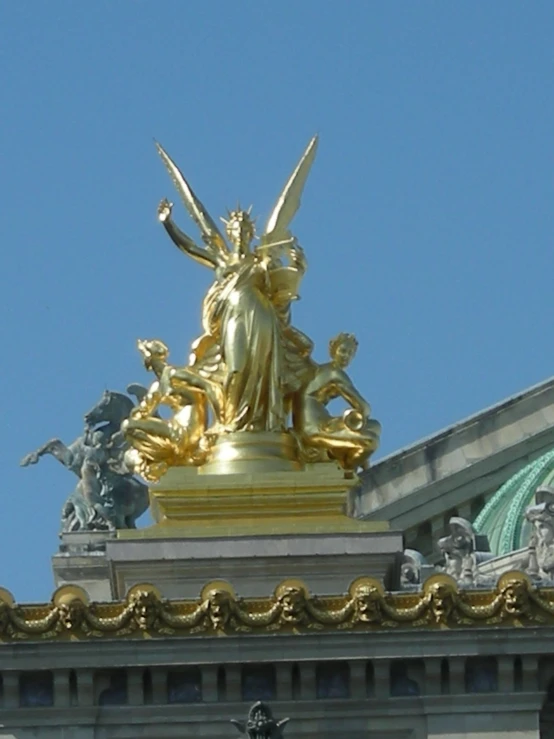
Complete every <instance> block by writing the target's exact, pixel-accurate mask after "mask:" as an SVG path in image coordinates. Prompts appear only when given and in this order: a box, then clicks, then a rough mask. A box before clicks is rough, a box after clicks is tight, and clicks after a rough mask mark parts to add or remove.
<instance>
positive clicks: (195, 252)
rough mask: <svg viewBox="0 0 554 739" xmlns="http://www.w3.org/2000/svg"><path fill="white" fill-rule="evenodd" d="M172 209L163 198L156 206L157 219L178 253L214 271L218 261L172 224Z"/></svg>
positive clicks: (170, 204)
mask: <svg viewBox="0 0 554 739" xmlns="http://www.w3.org/2000/svg"><path fill="white" fill-rule="evenodd" d="M172 207H173V205H172V203H170V202H169V201H168V200H166V199H165V198H164V200H162V202H161V203H160V205H159V206H158V219H159V221H160V222H161V223H162V224H163V227H164V228H165V230H166V231H167V233H168V234H169V237H170V238H171V240H172V241H173V243H174V244H175V246H176V247H177V248H178V249H179V250H180V251H182V252H184V253H185V254H188V256H189V257H192V258H193V259H194V260H195V261H196V262H199V263H200V264H203V265H204V266H205V267H211V268H212V269H215V268H216V267H217V266H218V260H217V259H216V258H215V257H214V256H213V255H212V254H210V252H209V251H208V250H207V249H205V248H203V247H201V246H198V244H196V243H195V242H194V241H193V240H192V239H191V238H190V236H187V235H186V233H184V232H183V231H181V229H180V228H179V227H178V226H177V225H176V224H175V223H174V222H173V220H172V218H171V209H172Z"/></svg>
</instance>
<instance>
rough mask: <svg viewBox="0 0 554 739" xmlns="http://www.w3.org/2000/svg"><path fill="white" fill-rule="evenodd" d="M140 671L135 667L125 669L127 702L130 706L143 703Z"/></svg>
mask: <svg viewBox="0 0 554 739" xmlns="http://www.w3.org/2000/svg"><path fill="white" fill-rule="evenodd" d="M142 673H143V671H142V670H141V669H137V668H134V669H133V668H130V669H128V670H127V702H128V704H129V705H130V706H142V705H144V691H143V683H142Z"/></svg>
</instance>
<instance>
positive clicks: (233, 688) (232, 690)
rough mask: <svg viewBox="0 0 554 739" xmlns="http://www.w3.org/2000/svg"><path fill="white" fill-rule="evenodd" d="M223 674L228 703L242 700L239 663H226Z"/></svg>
mask: <svg viewBox="0 0 554 739" xmlns="http://www.w3.org/2000/svg"><path fill="white" fill-rule="evenodd" d="M225 674H226V677H227V701H228V702H229V703H239V702H240V701H242V683H241V667H240V665H226V666H225Z"/></svg>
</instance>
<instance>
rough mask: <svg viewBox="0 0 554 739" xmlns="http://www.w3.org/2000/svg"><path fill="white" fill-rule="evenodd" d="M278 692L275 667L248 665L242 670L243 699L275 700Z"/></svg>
mask: <svg viewBox="0 0 554 739" xmlns="http://www.w3.org/2000/svg"><path fill="white" fill-rule="evenodd" d="M276 692H277V688H276V680H275V668H274V666H273V665H247V666H245V667H243V668H242V699H243V700H245V701H263V700H273V699H274V698H275V695H276Z"/></svg>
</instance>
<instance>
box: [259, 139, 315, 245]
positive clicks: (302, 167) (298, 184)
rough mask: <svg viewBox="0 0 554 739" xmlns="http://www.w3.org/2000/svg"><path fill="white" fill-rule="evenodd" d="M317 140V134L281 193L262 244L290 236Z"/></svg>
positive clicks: (313, 157)
mask: <svg viewBox="0 0 554 739" xmlns="http://www.w3.org/2000/svg"><path fill="white" fill-rule="evenodd" d="M317 141H318V138H317V136H314V137H313V139H312V140H311V141H310V143H309V144H308V147H307V149H306V151H305V152H304V154H303V155H302V157H301V159H300V161H299V162H298V164H297V165H296V169H295V170H294V172H293V173H292V174H291V176H290V177H289V179H288V182H287V184H286V185H285V187H284V189H283V192H282V193H281V194H280V195H279V198H278V199H277V202H276V203H275V207H274V208H273V210H272V212H271V215H270V216H269V219H268V221H267V225H266V227H265V231H264V235H263V236H262V239H261V241H262V244H268V243H271V242H275V241H280V240H281V239H284V238H287V237H288V236H289V232H288V227H289V224H290V222H291V221H292V219H293V218H294V216H295V215H296V212H297V211H298V208H299V207H300V198H301V195H302V190H303V189H304V185H305V184H306V180H307V179H308V175H309V173H310V169H311V166H312V164H313V161H314V159H315V154H316V151H317Z"/></svg>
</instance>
